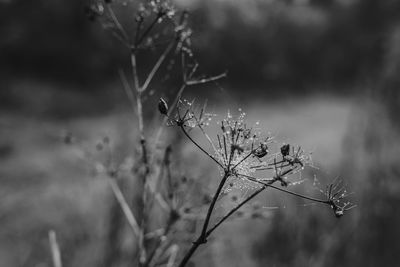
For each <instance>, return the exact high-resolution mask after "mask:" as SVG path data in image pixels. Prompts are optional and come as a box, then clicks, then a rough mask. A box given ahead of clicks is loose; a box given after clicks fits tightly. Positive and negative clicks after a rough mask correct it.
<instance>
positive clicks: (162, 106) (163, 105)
mask: <svg viewBox="0 0 400 267" xmlns="http://www.w3.org/2000/svg"><path fill="white" fill-rule="evenodd" d="M158 111H160V113H161V114H163V115H167V114H168V104H167V102H165V100H164V99H162V98H160V100H159V101H158Z"/></svg>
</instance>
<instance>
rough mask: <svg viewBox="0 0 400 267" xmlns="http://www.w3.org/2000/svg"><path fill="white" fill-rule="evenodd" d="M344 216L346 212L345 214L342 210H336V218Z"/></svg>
mask: <svg viewBox="0 0 400 267" xmlns="http://www.w3.org/2000/svg"><path fill="white" fill-rule="evenodd" d="M343 214H344V212H343V210H342V209H337V210H335V216H336V218H340V217H342V216H343Z"/></svg>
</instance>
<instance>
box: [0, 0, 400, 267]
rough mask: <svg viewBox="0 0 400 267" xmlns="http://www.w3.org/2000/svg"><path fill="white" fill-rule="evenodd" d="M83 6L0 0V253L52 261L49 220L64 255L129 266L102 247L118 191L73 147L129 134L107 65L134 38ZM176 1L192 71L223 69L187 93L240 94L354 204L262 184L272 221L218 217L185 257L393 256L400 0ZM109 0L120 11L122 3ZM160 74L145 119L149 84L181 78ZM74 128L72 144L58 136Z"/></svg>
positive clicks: (1, 259) (210, 262)
mask: <svg viewBox="0 0 400 267" xmlns="http://www.w3.org/2000/svg"><path fill="white" fill-rule="evenodd" d="M87 4H88V2H85V1H80V0H74V1H72V0H71V1H60V0H52V1H49V0H37V1H22V0H0V36H1V38H0V266H38V267H39V266H40V267H45V266H52V263H51V253H50V248H49V245H48V235H47V233H48V231H49V230H50V229H54V230H56V232H57V234H58V240H59V243H60V248H61V250H62V258H63V262H64V265H65V266H126V261H127V260H126V259H124V258H123V255H122V256H121V257H118V255H117V254H116V252H115V253H114V252H113V255H114V259H112V257H111V259H110V255H109V254H110V253H111V252H112V248H110V242H113V241H112V240H111V241H110V240H109V239H108V238H109V237H110V235H109V232H110V231H111V230H110V220H111V219H110V218H111V217H112V214H111V215H110V213H109V210H110V206H112V205H113V204H112V199H113V198H112V195H111V193H110V190H109V188H108V186H107V183H106V182H105V181H104V179H103V180H102V179H98V178H96V177H95V175H93V174H92V169H91V167H90V166H89V165H90V164H88V163H87V160H86V159H87V157H88V155H87V154H85V152H82V151H95V146H96V144H97V143H98V141H99V140H101V139H102V138H104V137H105V136H108V137H110V138H111V140H112V142H113V151H114V156H115V157H116V158H120V159H123V158H125V157H126V156H128V155H129V154H130V153H131V150H132V149H133V147H134V146H135V142H136V141H135V140H136V139H135V133H136V132H135V130H136V129H137V126H136V123H135V117H134V115H133V114H132V112H131V109H130V104H129V101H128V100H127V97H126V96H125V94H124V91H123V89H122V84H121V82H120V79H119V76H118V69H119V68H121V67H124V68H127V70H128V66H129V54H128V52H129V51H126V49H125V48H124V47H123V46H122V45H121V44H120V43H119V42H118V41H116V40H115V39H113V37H112V35H111V34H110V33H109V32H107V31H104V30H103V29H102V27H101V25H100V24H99V23H97V22H96V21H94V22H91V21H90V20H88V18H87V16H86V15H85V12H84V9H85V6H86V5H87ZM127 4H129V2H128V3H127ZM176 4H177V5H178V6H180V7H182V8H187V9H188V10H189V11H190V24H191V26H192V28H193V31H194V35H193V38H192V42H193V46H194V51H195V54H196V55H197V60H198V61H199V63H200V66H201V72H202V73H205V74H207V75H216V74H219V73H221V72H224V71H228V77H227V78H226V79H223V80H220V81H218V82H216V83H212V84H208V85H206V86H196V87H191V88H189V89H188V90H187V91H186V92H185V95H186V96H188V97H196V99H199V100H200V101H205V100H207V101H208V106H209V107H210V108H211V110H212V111H213V112H215V113H219V114H224V113H225V112H226V110H227V109H231V110H236V109H237V108H239V107H240V108H242V109H243V110H245V111H246V113H247V114H248V116H249V119H250V120H253V121H260V125H262V126H263V127H264V128H263V130H265V131H266V132H267V131H270V132H271V133H273V134H274V135H276V136H277V138H278V139H279V140H281V141H282V142H287V143H296V144H300V145H302V147H303V148H304V149H306V150H309V151H313V159H314V161H315V164H316V165H317V166H318V167H319V170H318V171H317V170H313V169H312V170H306V171H305V172H304V173H303V176H304V177H311V178H312V177H313V175H314V174H315V173H317V175H318V178H319V179H320V180H321V183H322V184H326V183H328V182H329V181H330V180H332V179H333V178H334V177H336V176H340V177H341V178H342V179H343V180H345V181H346V182H347V184H348V187H349V188H350V190H351V191H354V192H355V195H354V202H355V203H356V204H357V208H355V209H353V210H351V211H349V212H348V213H347V214H346V216H344V217H343V218H341V219H339V220H338V219H336V218H334V216H332V214H331V211H330V210H329V209H327V208H325V207H320V206H304V205H303V204H304V201H302V200H298V199H293V198H292V197H290V196H282V195H281V194H277V193H276V192H274V193H272V192H267V193H266V194H268V197H264V198H263V197H260V198H259V199H258V200H257V201H258V202H259V203H260V204H261V205H262V206H263V207H266V208H268V207H270V208H271V212H270V216H269V217H268V218H266V219H260V220H235V221H233V222H230V223H227V224H226V225H225V226H223V227H221V229H220V230H218V231H217V232H216V237H215V238H214V241H213V242H212V243H211V244H209V245H208V246H205V247H204V248H201V249H200V250H199V251H198V253H197V254H196V255H195V257H194V262H196V263H198V266H277V267H279V266H396V265H397V264H398V263H399V262H400V255H399V253H398V251H399V250H400V241H399V238H400V229H399V227H398V225H399V223H400V213H399V212H398V207H399V205H400V181H399V178H400V177H399V176H400V165H399V164H398V163H399V155H400V139H399V137H400V136H399V135H400V120H399V119H398V114H397V112H398V110H399V104H400V90H399V86H400V75H399V74H400V1H396V0H246V1H239V0H202V1H200V0H176ZM115 6H116V11H117V13H118V12H119V13H118V14H120V15H121V18H122V22H123V23H128V24H129V22H131V21H132V20H133V18H132V17H131V16H130V13H129V12H127V11H126V10H125V8H124V7H125V3H122V2H118V1H116V3H115ZM124 10H125V11H124ZM151 59H152V55H150V54H145V55H144V56H143V57H141V58H139V64H143V66H144V67H143V68H144V69H146V67H147V68H148V67H149V66H150V64H151V62H150V61H151ZM149 62H150V63H149ZM158 80H159V81H160V82H157V83H155V84H153V85H152V88H151V90H150V93H149V94H148V95H147V96H146V101H147V102H146V105H145V106H146V107H147V108H148V110H146V114H148V116H151V114H152V113H153V112H154V109H155V105H156V103H157V101H158V98H159V97H160V96H163V97H166V98H167V99H168V98H171V96H172V95H173V93H174V92H175V91H176V89H177V87H174V86H176V85H175V83H176V82H177V81H176V79H175V78H174V77H164V76H163V77H160V79H158ZM171 88H172V89H171ZM174 90H175V91H174ZM171 132H173V130H171ZM70 133H72V134H73V135H72V136H73V137H71V138H73V139H75V140H76V142H75V143H78V144H79V145H78V146H77V145H73V146H70V145H68V144H65V142H63V141H66V140H65V136H66V135H67V136H69V134H70ZM63 138H64V139H63ZM67 141H68V140H67ZM189 146H190V145H189ZM77 147H78V148H77ZM180 149H181V150H180V151H179V150H178V151H174V153H175V155H176V156H175V157H176V159H178V160H177V161H178V163H176V164H177V165H178V166H193V169H192V170H191V175H193V176H195V177H200V178H201V177H204V176H209V175H210V173H209V168H208V163H207V161H206V160H205V159H204V158H202V156H201V155H200V154H198V153H197V152H196V151H195V150H194V149H193V148H192V147H191V146H190V147H185V146H182V147H181V148H180ZM194 154H195V155H196V156H193V155H194ZM188 155H189V156H188ZM96 157H97V156H96V154H95V156H94V158H95V160H98V159H97V158H96ZM199 162H200V164H199ZM185 163H187V164H186V165H185ZM182 169H183V170H182V172H185V169H184V168H182ZM215 173H216V174H217V173H218V172H217V171H216V170H215ZM307 187H310V185H309V184H307V183H305V184H304V186H301V188H300V189H299V190H306V188H307ZM272 207H277V208H273V209H272ZM110 216H111V217H110ZM121 246H122V245H121ZM110 251H111V252H110ZM122 254H123V253H122ZM107 260H108V263H107ZM124 264H125V265H124Z"/></svg>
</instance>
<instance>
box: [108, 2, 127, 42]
mask: <svg viewBox="0 0 400 267" xmlns="http://www.w3.org/2000/svg"><path fill="white" fill-rule="evenodd" d="M106 7H107V10H108V13H109V14H110V17H111V19H112V21H113V22H114V24H115V26H116V27H117V29H118V30H119V31H120V32H121V34H122V36H123V39H125V40H124V41H125V42H126V43H129V36H128V34H127V33H126V31H125V29H124V27H122V25H121V23H120V22H119V20H118V18H117V16H116V15H115V13H114V10H113V9H112V7H111V5H109V4H107V5H106Z"/></svg>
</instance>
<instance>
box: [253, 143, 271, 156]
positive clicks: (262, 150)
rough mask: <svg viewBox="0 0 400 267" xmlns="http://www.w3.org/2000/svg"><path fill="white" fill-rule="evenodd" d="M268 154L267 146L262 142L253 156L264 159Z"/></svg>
mask: <svg viewBox="0 0 400 267" xmlns="http://www.w3.org/2000/svg"><path fill="white" fill-rule="evenodd" d="M267 154H268V146H267V143H266V142H263V143H261V144H260V147H259V148H257V149H256V151H255V152H254V155H255V156H256V157H257V158H262V157H265V156H266V155H267Z"/></svg>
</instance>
